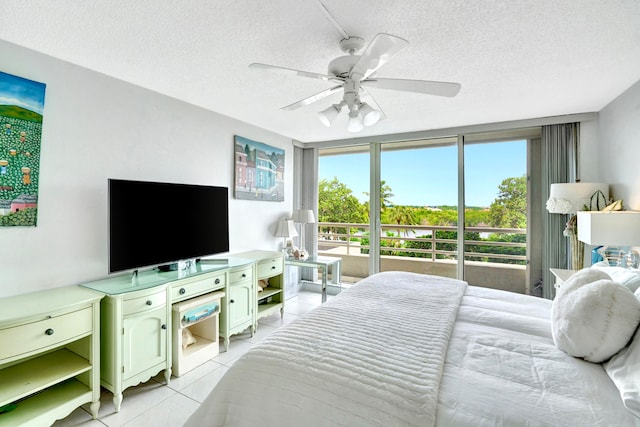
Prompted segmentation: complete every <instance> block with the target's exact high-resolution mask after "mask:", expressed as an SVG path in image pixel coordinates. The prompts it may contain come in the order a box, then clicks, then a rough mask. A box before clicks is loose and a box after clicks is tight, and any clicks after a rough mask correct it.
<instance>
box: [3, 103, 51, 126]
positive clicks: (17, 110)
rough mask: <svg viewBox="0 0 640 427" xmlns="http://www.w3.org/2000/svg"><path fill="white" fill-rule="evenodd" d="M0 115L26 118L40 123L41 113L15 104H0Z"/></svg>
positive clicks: (19, 118) (20, 118)
mask: <svg viewBox="0 0 640 427" xmlns="http://www.w3.org/2000/svg"><path fill="white" fill-rule="evenodd" d="M0 116H3V117H11V118H13V119H18V120H26V121H28V122H34V123H42V114H38V113H36V112H34V111H30V110H27V109H24V108H22V107H18V106H17V105H0Z"/></svg>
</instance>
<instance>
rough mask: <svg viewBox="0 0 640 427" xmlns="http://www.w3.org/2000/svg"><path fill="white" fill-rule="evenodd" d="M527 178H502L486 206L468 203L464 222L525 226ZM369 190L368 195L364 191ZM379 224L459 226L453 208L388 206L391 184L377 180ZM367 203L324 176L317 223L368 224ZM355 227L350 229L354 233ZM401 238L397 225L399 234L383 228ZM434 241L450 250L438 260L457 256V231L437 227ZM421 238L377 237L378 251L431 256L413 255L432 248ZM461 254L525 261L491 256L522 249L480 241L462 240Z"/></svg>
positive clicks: (473, 235)
mask: <svg viewBox="0 0 640 427" xmlns="http://www.w3.org/2000/svg"><path fill="white" fill-rule="evenodd" d="M526 187H527V182H526V177H525V176H522V177H516V178H506V179H504V180H503V181H502V183H501V184H500V185H499V187H498V189H499V195H498V198H496V200H494V202H493V203H492V204H491V207H490V208H489V209H486V208H482V207H467V208H466V209H465V222H466V226H468V227H482V226H490V227H494V228H526V225H527V224H526V208H527V206H526ZM367 194H368V193H367ZM381 195H382V196H381V205H382V206H383V210H382V213H381V222H382V223H383V224H397V225H399V226H400V225H404V226H406V225H417V224H422V225H432V226H449V227H455V226H457V224H458V211H457V206H439V207H438V208H428V207H411V206H389V204H388V200H389V198H391V197H393V193H391V188H390V187H389V186H388V185H387V184H386V183H385V182H384V181H382V182H381ZM368 212H369V203H368V202H365V203H360V202H359V201H358V199H357V198H356V197H355V196H354V195H353V193H352V191H351V189H349V188H348V187H347V186H346V185H345V184H343V183H341V182H340V181H338V179H337V178H336V177H334V178H333V180H331V181H329V180H326V179H323V180H321V181H320V185H319V206H318V217H319V221H320V222H337V223H368V222H369V219H368ZM355 231H356V230H352V233H353V232H355ZM334 232H337V233H341V234H346V228H343V229H339V228H338V229H334ZM401 232H404V234H405V237H406V236H407V234H408V231H407V230H405V229H400V228H399V229H398V231H397V233H391V232H387V237H396V236H401ZM435 233H436V239H438V240H446V241H444V242H436V248H435V249H436V250H438V251H447V252H451V253H452V254H436V258H437V259H456V258H457V255H455V252H456V251H457V247H458V243H457V232H456V231H444V230H436V231H435ZM416 237H418V238H422V239H425V240H424V241H414V240H400V239H389V238H387V239H384V238H383V239H381V242H380V244H381V247H383V248H387V249H383V250H381V251H380V252H381V255H394V256H406V257H417V258H431V257H432V254H431V253H429V252H425V253H416V252H412V251H410V250H412V249H421V250H425V251H431V249H432V248H431V246H432V242H431V235H430V234H426V235H423V236H416ZM352 240H354V241H357V240H359V241H360V242H361V246H362V249H361V252H362V253H363V254H367V253H369V249H367V248H366V247H367V246H368V245H369V238H368V237H357V238H352ZM465 240H466V241H477V242H483V241H491V242H519V243H524V242H526V235H524V234H490V235H489V236H488V237H487V238H482V237H481V236H480V233H478V232H466V233H465ZM465 252H473V253H477V254H487V255H486V256H480V255H476V256H467V257H466V259H467V260H470V261H484V262H500V263H507V264H525V261H517V260H509V259H498V258H495V257H492V256H491V255H492V254H493V255H495V254H504V255H507V254H508V255H520V256H524V255H526V248H524V247H501V246H493V245H487V244H482V243H471V244H466V247H465Z"/></svg>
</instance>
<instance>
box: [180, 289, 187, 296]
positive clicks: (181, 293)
mask: <svg viewBox="0 0 640 427" xmlns="http://www.w3.org/2000/svg"><path fill="white" fill-rule="evenodd" d="M186 292H187V290H186V289H185V288H180V290H179V291H178V293H179V294H180V295H184V294H185V293H186Z"/></svg>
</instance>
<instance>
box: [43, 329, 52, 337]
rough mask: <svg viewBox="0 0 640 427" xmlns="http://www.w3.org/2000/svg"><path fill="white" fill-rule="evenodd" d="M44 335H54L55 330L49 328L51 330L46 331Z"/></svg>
mask: <svg viewBox="0 0 640 427" xmlns="http://www.w3.org/2000/svg"><path fill="white" fill-rule="evenodd" d="M44 333H45V334H46V335H53V329H51V328H49V329H47V330H46V331H44Z"/></svg>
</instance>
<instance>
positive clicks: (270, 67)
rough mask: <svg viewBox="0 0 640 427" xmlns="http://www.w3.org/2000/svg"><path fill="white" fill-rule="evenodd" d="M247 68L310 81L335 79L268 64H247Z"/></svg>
mask: <svg viewBox="0 0 640 427" xmlns="http://www.w3.org/2000/svg"><path fill="white" fill-rule="evenodd" d="M249 68H255V69H258V70H268V71H275V72H276V73H281V74H286V75H288V76H291V75H294V76H300V77H308V78H310V79H320V80H325V81H329V79H333V78H335V77H333V76H327V75H326V74H319V73H312V72H309V71H302V70H294V69H293V68H285V67H278V66H276V65H269V64H260V63H258V62H254V63H252V64H249Z"/></svg>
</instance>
